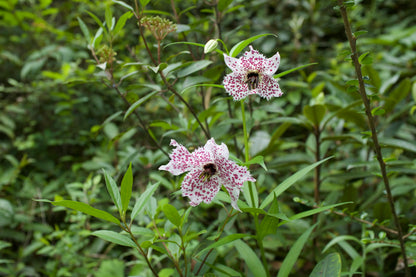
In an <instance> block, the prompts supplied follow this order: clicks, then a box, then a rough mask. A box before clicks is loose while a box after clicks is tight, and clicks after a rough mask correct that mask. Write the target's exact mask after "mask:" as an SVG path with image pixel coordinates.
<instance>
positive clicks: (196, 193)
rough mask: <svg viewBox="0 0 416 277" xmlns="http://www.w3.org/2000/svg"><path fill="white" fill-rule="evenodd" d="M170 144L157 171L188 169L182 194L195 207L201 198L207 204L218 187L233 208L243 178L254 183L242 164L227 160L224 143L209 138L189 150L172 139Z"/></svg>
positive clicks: (235, 207) (180, 171)
mask: <svg viewBox="0 0 416 277" xmlns="http://www.w3.org/2000/svg"><path fill="white" fill-rule="evenodd" d="M170 145H172V146H175V147H176V148H175V149H174V150H173V152H172V154H170V155H169V156H170V159H171V160H170V161H169V163H168V164H167V165H162V166H161V167H159V170H166V171H169V172H170V173H172V174H173V175H180V174H182V173H184V172H188V174H187V175H186V176H185V178H184V180H183V182H182V186H181V188H182V195H183V196H187V197H189V199H190V200H191V201H190V204H191V206H197V205H199V204H200V203H201V202H202V201H203V202H205V203H210V202H211V201H212V199H214V197H215V195H216V194H217V193H218V191H219V190H220V188H221V186H222V185H224V187H225V188H226V189H227V191H228V193H229V194H230V198H231V205H232V206H233V208H234V209H236V210H240V209H239V208H238V206H237V200H238V196H239V195H240V191H241V187H242V186H243V183H244V182H245V181H252V182H255V181H256V179H254V178H253V177H252V176H251V175H250V172H249V171H248V170H247V168H245V167H244V166H239V165H237V164H236V163H235V162H233V161H230V160H229V159H228V156H229V152H228V148H227V146H226V145H225V144H224V143H222V144H221V145H218V144H216V143H215V140H214V139H213V138H211V139H210V140H208V141H207V143H206V144H205V146H204V147H200V148H198V149H196V150H195V151H194V152H192V153H190V152H189V151H188V150H187V149H186V148H185V147H184V146H183V145H180V144H179V143H177V142H176V141H175V140H172V141H171V143H170Z"/></svg>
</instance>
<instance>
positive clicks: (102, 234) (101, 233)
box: [91, 230, 137, 248]
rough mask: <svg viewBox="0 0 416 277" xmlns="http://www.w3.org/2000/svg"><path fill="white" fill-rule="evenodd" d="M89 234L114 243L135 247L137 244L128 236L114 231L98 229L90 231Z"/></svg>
mask: <svg viewBox="0 0 416 277" xmlns="http://www.w3.org/2000/svg"><path fill="white" fill-rule="evenodd" d="M91 235H94V236H96V237H99V238H100V239H103V240H106V241H109V242H112V243H115V244H119V245H123V246H128V247H133V248H137V245H136V244H135V243H134V242H133V241H132V240H131V239H130V238H129V237H127V236H125V235H122V234H120V233H116V232H114V231H108V230H98V231H95V232H92V233H91Z"/></svg>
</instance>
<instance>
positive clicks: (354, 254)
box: [322, 235, 362, 259]
mask: <svg viewBox="0 0 416 277" xmlns="http://www.w3.org/2000/svg"><path fill="white" fill-rule="evenodd" d="M348 240H352V241H355V242H356V243H357V244H358V245H362V242H361V241H360V240H359V239H358V238H356V237H354V236H349V235H343V236H336V237H335V238H333V239H332V240H331V241H330V242H329V243H328V244H327V245H326V246H325V248H324V249H323V250H322V253H325V251H327V250H328V249H329V248H331V247H332V246H333V245H334V244H339V245H340V246H341V247H342V248H343V249H344V250H345V252H347V254H348V255H349V256H350V257H351V259H355V258H356V257H357V256H360V254H358V252H357V250H355V249H354V248H353V247H351V245H349V244H348V243H345V242H346V241H348Z"/></svg>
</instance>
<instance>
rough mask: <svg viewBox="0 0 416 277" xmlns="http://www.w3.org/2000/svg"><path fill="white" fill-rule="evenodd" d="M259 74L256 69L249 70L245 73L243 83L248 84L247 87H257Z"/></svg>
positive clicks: (250, 88)
mask: <svg viewBox="0 0 416 277" xmlns="http://www.w3.org/2000/svg"><path fill="white" fill-rule="evenodd" d="M259 82H260V75H259V73H258V72H257V71H249V72H248V73H247V75H246V79H245V81H244V83H246V84H247V85H248V89H249V90H252V89H256V88H258V87H259Z"/></svg>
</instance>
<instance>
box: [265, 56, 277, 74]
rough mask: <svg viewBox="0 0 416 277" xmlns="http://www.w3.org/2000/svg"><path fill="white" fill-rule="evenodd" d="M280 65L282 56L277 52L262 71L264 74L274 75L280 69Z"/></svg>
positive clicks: (266, 62) (267, 61)
mask: <svg viewBox="0 0 416 277" xmlns="http://www.w3.org/2000/svg"><path fill="white" fill-rule="evenodd" d="M279 64H280V54H279V52H277V53H276V54H274V56H273V57H271V58H270V59H267V60H266V61H265V62H264V64H263V69H262V71H263V73H264V74H268V75H273V74H274V73H275V72H276V71H277V69H278V68H279Z"/></svg>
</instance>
